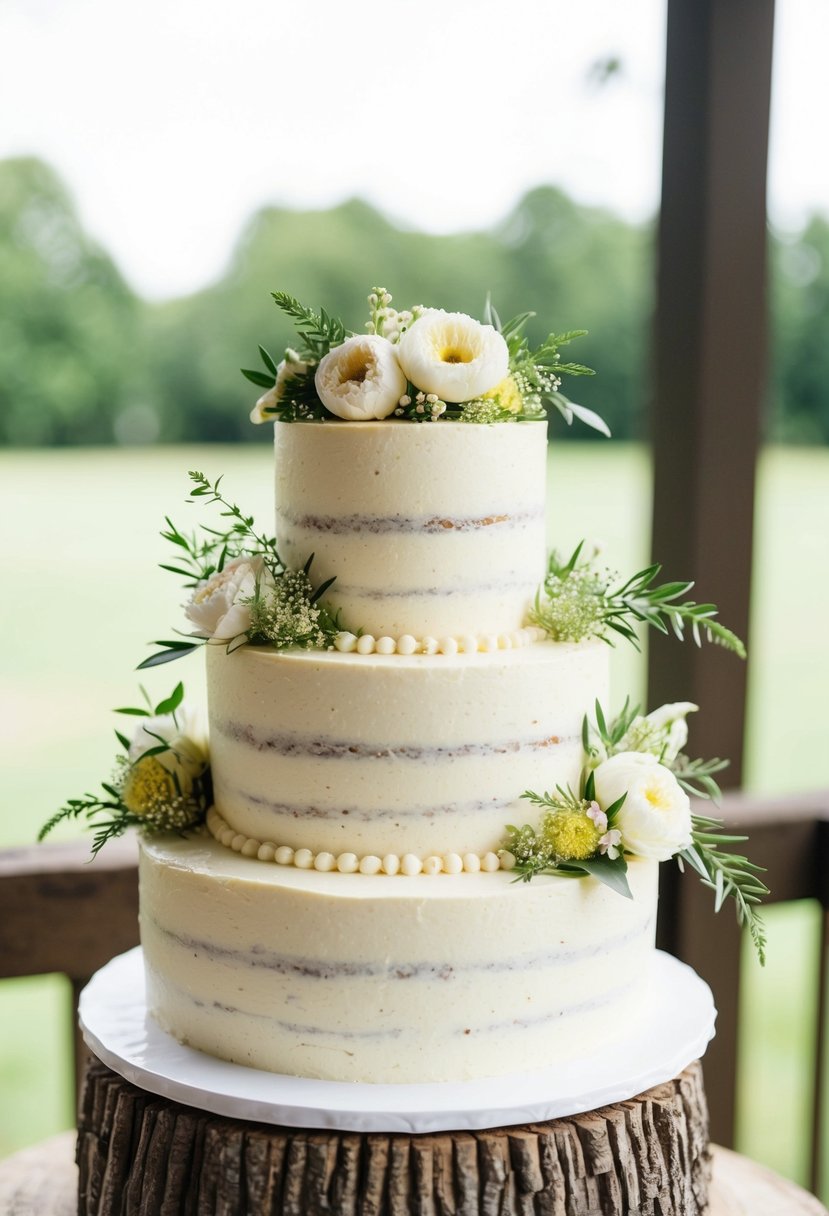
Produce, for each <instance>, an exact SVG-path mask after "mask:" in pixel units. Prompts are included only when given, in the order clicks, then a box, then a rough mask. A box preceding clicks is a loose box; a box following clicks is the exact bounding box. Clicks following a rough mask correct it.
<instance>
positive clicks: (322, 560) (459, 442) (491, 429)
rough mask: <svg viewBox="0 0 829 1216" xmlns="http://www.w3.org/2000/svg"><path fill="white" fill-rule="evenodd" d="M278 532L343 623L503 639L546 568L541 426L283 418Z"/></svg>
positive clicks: (285, 555)
mask: <svg viewBox="0 0 829 1216" xmlns="http://www.w3.org/2000/svg"><path fill="white" fill-rule="evenodd" d="M275 435H276V440H275V442H276V535H277V537H278V538H279V549H280V555H281V557H282V559H283V561H284V562H285V563H286V564H287V565H288V566H289V567H291V568H294V569H296V568H298V567H300V566H303V565H304V564H305V562H306V561H307V559H308V558H309V556H310V555H311V554H313V555H314V562H313V567H312V571H311V573H312V578H313V582H314V583H315V585H319V584H320V583H322V582H323V581H324V580H326V579H329V578H331V577H333V576H336V582H335V583H334V584H333V586H332V587H331V590H330V591H329V592H327V593H326V600H327V601H328V603H329V604H330V605H331V606H332V607H333V608H334V609H335V610H339V613H340V620H341V623H342V626H343V628H345V629H351V630H353V631H354V632H356V631H357V630H358V629H361V630H362V631H363V632H364V633H370V634H373V635H374V636H375V637H382V636H389V637H393V638H399V637H400V636H401V635H404V634H410V635H412V636H414V637H415V638H423V637H425V636H427V635H431V636H433V637H435V638H441V637H444V636H454V637H459V636H464V635H469V634H476V635H485V634H501V633H509V632H511V631H513V630H517V629H520V628H521V626H522V625H524V624H525V622H526V617H527V610H528V609H529V607H530V605H531V603H532V601H533V597H534V595H535V592H536V590H537V588H538V585H539V584H540V582H541V581H542V579H543V577H544V561H545V538H544V530H545V473H546V451H547V446H546V424H545V423H543V422H522V423H515V424H513V425H505V424H503V425H498V426H480V425H469V424H464V423H449V422H441V423H439V424H431V423H428V422H427V423H423V424H422V425H417V424H413V423H411V422H397V421H392V420H386V421H383V422H350V423H347V424H343V423H336V422H335V423H325V422H316V423H311V422H309V423H302V424H290V423H277V424H276V426H275Z"/></svg>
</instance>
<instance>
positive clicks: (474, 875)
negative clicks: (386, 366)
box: [141, 420, 657, 1081]
mask: <svg viewBox="0 0 829 1216" xmlns="http://www.w3.org/2000/svg"><path fill="white" fill-rule="evenodd" d="M276 468H277V475H276V484H277V509H276V513H277V535H278V537H279V544H280V552H281V556H282V557H283V559H284V560H285V561H286V562H287V563H288V564H289V565H292V566H301V565H302V563H303V562H304V560H305V558H307V556H308V555H309V554H311V553H313V554H314V555H315V557H314V570H315V573H316V574H317V575H318V576H319V577H320V578H322V579H327V578H329V577H331V576H333V575H335V574H336V578H337V581H336V583H335V584H333V586H332V588H331V591H330V593H329V596H330V600H331V601H333V603H334V606H335V607H336V608H338V609H339V610H340V611H341V613H342V616H343V617H344V619H345V620H347V621H360V622H362V623H363V628H364V630H365V633H364V634H363V635H362V636H361V637H360V638H359V639H357V638H356V637H353V636H351V637H348V638H347V639H346V640H345V641H343V640H341V638H338V643H339V645H340V646H342V647H343V648H344V650H345V651H346V652H345V653H344V652H343V651H341V650H338V649H333V650H331V651H313V650H304V651H297V650H285V651H279V650H274V649H272V648H263V647H261V646H242V647H240V648H239V649H237V650H234V651H233V652H232V653H227V648H226V646H223V645H211V646H208V647H207V660H208V699H209V712H210V754H211V768H212V774H213V788H214V798H215V803H214V809H213V810H212V811H211V812H210V813H209V815H208V820H207V823H208V829H209V833H210V835H209V836H204V837H199V838H195V839H194V838H192V837H191V838H186V839H181V840H179V839H165V838H161V839H159V838H150V839H148V840H145V841H144V843H143V845H142V859H141V938H142V943H143V946H144V956H145V962H146V968H147V982H148V991H149V1002H150V1007H151V1008H152V1010H153V1013H154V1015H155V1017H156V1018H157V1019H158V1020H159V1021H160V1022H161V1024H162V1025H163V1026H165V1027H167V1028H168V1029H170V1030H171V1031H172V1032H173V1034H174V1035H176V1036H177V1037H179V1038H181V1039H183V1040H185V1041H186V1042H188V1043H190V1044H192V1045H194V1046H196V1047H198V1048H200V1049H201V1050H203V1051H206V1052H209V1053H211V1054H215V1055H218V1056H221V1057H223V1058H226V1059H230V1060H234V1061H237V1062H240V1063H245V1064H251V1065H254V1066H256V1067H260V1068H266V1069H270V1070H272V1071H275V1072H286V1073H293V1074H299V1075H303V1076H309V1077H325V1078H331V1079H343V1080H355V1081H442V1080H455V1079H460V1078H469V1077H476V1076H486V1075H489V1074H493V1073H499V1072H520V1071H525V1070H531V1069H532V1068H534V1067H537V1066H538V1065H539V1063H542V1062H544V1061H549V1060H553V1059H554V1060H557V1061H562V1060H564V1059H567V1058H569V1057H571V1056H572V1055H574V1054H578V1053H579V1052H584V1051H585V1047H586V1045H587V1044H589V1043H590V1041H591V1040H595V1039H596V1038H600V1039H607V1038H608V1036H610V1035H612V1034H614V1033H619V1031H620V1029H623V1028H625V1027H628V1028H629V1027H630V1025H631V1020H632V1019H635V1018H636V1017H637V1016H638V1014H639V1012H640V1011H641V1009H642V1007H643V1004H644V1002H645V1001H646V999H647V986H646V984H645V983H644V982H643V976H644V975H645V974H646V973H647V963H648V960H649V957H650V954H651V952H652V950H653V945H654V931H655V910H656V887H657V863H656V861H654V860H652V859H649V858H643V857H640V858H635V859H631V860H630V861H629V863H628V878H629V881H630V886H631V891H632V895H633V898H632V899H629V900H628V899H622V898H620V896H619V895H618V894H617V893H616V892H615V891H613V890H611V889H610V888H608V887H607V886H604V885H602V884H601V883H600V882H599V881H597V880H596V879H594V878H591V877H583V878H570V879H565V878H555V877H552V878H539V879H537V880H536V881H534V882H532V883H530V884H526V883H521V882H516V881H515V874H514V873H512V872H511V871H510V869H509V866H510V864H511V862H512V861H513V858H512V856H511V855H510V854H508V853H505V852H504V851H502V846H503V841H504V832H505V825H506V824H508V823H522V822H523V820H524V819H525V818H526V813H527V808H526V807H524V806H522V804H521V801H520V798H521V795H522V793H523V792H524V791H526V790H533V789H554V788H555V787H556V786H561V787H564V788H566V787H568V786H569V787H570V788H572V789H576V788H577V787H578V783H579V777H580V772H581V769H582V765H583V763H584V759H585V757H584V752H583V745H582V721H583V719H584V718H585V715H590V714H592V713H593V712H594V706H595V704H596V701H597V700H598V701H599V702H602V703H604V704H606V703H607V692H608V687H607V686H608V647H607V646H606V645H605V644H604V643H603V642H602V641H598V640H588V641H584V642H578V643H569V642H554V641H546V640H539V638H540V637H541V636H542V635H541V631H540V630H535V629H532V628H531V629H527V628H526V627H525V622H526V620H527V615H528V612H529V609H530V607H531V605H532V602H533V598H534V596H535V593H536V591H537V588H538V586H539V584H540V583H541V582H542V581H543V578H544V572H545V544H544V521H545V511H544V500H545V494H544V487H545V469H546V427H545V425H544V424H543V423H541V422H525V423H522V424H517V423H516V424H513V425H500V426H499V425H489V426H486V425H484V426H469V425H464V424H462V423H451V422H441V423H440V424H439V425H436V426H433V425H423V426H417V425H412V424H411V423H408V422H404V421H391V420H387V421H377V422H352V423H349V424H347V425H345V424H337V423H333V422H332V423H328V422H310V423H297V424H291V423H277V424H276Z"/></svg>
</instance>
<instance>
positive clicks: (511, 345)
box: [242, 287, 610, 435]
mask: <svg viewBox="0 0 829 1216" xmlns="http://www.w3.org/2000/svg"><path fill="white" fill-rule="evenodd" d="M273 298H274V300H275V301H276V303H277V305H278V306H279V308H281V309H282V310H283V312H285V313H286V314H287V315H288V316H289V317H291V318H292V319H293V321H294V322H295V323H296V326H297V331H298V334H299V338H300V340H301V342H302V350H301V351H297V350H294V349H293V348H290V347H289V348H288V349H287V350H286V351H285V354H284V357H283V358H282V359H281V360H280V362H279V363H277V362H276V360H275V359H274V358H273V357H272V356H271V355H270V354H269V353H268V351H267V350H266V349H265V348H264V347H263V346H260V347H259V352H260V354H261V356H262V361H263V364H264V366H265V371H264V372H262V371H255V370H253V369H250V368H247V369H243V371H242V374H243V375H244V376H246V377H247V379H248V380H250V381H252V383H254V384H256V385H258V386H259V387H260V388H264V389H265V390H266V391H265V392H264V393H263V394H262V396H261V397H260V398H259V400H258V401H257V402H256V405H255V406H254V407H253V410H252V412H251V420H252V421H253V422H274V421H278V422H302V421H307V422H310V421H319V420H324V419H331V420H332V421H334V420H340V421H346V422H366V421H371V420H378V419H383V418H390V417H392V418H397V419H406V420H409V421H412V422H438V421H440V420H441V419H443V420H450V421H455V422H477V423H492V422H516V421H522V420H525V421H527V420H529V421H541V420H543V419H544V418H545V417H546V413H545V406H546V405H547V404H549V405H552V406H554V407H555V408H556V409H557V410H558V411H559V413H560V414H561V415H562V417H563V418H564V419H565V421H566V422H567V423H568V424H569V423H572V421H573V419H574V418H578V419H580V421H582V422H583V423H585V424H586V425H587V426H590V427H592V428H593V429H594V430H597V431H600V432H601V433H602V434H603V435H609V434H610V431H609V430H608V428H607V425H606V424H605V422H604V421H603V420H602V419H601V418H600V417H599V415H598V414H596V413H595V412H594V411H593V410H589V409H586V408H585V407H584V406H582V405H576V403H575V402H573V401H570V400H569V399H568V398H567V397H565V396H564V394H563V393H562V392H561V377H562V376H563V375H567V376H592V375H593V374H594V373H593V370H592V368H589V367H585V366H584V364H582V363H568V362H562V359H561V353H560V348H561V347H562V346H566V345H568V344H569V343H570V342H572V341H573V340H574V339H575V338H580V337H583V336H584V334H585V333H586V332H587V331H586V330H583V329H574V330H569V331H568V332H566V333H562V334H550V335H549V336H548V337H547V338H546V339H545V340H544V342H542V344H541V345H540V346H539V347H536V348H535V349H533V348H531V347H530V344H529V341H528V340H527V338H526V336H525V334H524V332H523V331H524V328H525V326H526V324H527V322H528V321H529V320H530V319H531V318H532V317H533V316H534V315H535V314H534V313H532V312H524V313H521V314H520V315H519V316H517V317H514V318H513V319H512V320H510V321H507V322H505V323H502V321H501V318H500V317H499V316H498V313H497V312H496V311H495V309H494V308H493V306H492V304H491V302H490V301H489V300H487V303H486V308H485V309H484V319H483V321H482V322H481V321H476V320H475V319H474V318H473V317H470V316H467V314H466V313H461V312H445V311H444V310H443V309H440V308H424V307H423V306H422V305H416V306H415V307H413V308H411V309H404V310H403V311H401V312H398V311H397V310H396V309H394V308H392V306H391V303H392V297H391V295H390V294H389V292H387V291H386V289H385V288H384V287H375V288H374V289H373V290H372V291H371V293H370V295H369V297H368V304H369V310H370V315H369V320H368V323H367V325H366V329H367V331H368V332H367V333H365V334H348V333H347V332H346V329H345V326H344V325H343V323H342V321H340V320H338V319H337V318H335V317H331V316H329V315H328V313H327V312H326V311H325V309H320V311H319V313H316V312H314V311H313V309H310V308H306V307H305V305H303V304H301V303H300V302H299V300H297V299H295V298H294V297H293V296H290V295H287V294H286V293H285V292H281V291H276V292H273Z"/></svg>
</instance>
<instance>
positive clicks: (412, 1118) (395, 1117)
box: [80, 947, 716, 1132]
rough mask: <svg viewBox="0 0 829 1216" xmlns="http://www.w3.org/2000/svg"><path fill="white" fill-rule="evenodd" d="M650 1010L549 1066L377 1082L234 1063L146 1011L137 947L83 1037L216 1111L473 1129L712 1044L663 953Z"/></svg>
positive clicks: (551, 1108)
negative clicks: (609, 1040)
mask: <svg viewBox="0 0 829 1216" xmlns="http://www.w3.org/2000/svg"><path fill="white" fill-rule="evenodd" d="M642 983H643V984H647V987H648V1012H647V1016H646V1018H645V1020H644V1021H643V1022H641V1023H640V1024H639V1025H638V1026H636V1027H634V1028H631V1031H630V1033H629V1034H628V1035H626V1036H624V1037H623V1038H622V1039H617V1040H615V1041H614V1042H613V1044H612V1045H609V1046H607V1045H604V1044H602V1043H601V1042H597V1043H596V1044H595V1045H594V1048H593V1050H592V1052H591V1055H590V1056H589V1057H588V1058H586V1059H582V1060H578V1061H571V1062H569V1063H561V1064H556V1065H555V1067H554V1068H550V1069H545V1070H544V1071H540V1072H536V1073H532V1074H529V1073H527V1074H522V1075H515V1074H513V1075H512V1076H507V1077H494V1078H488V1079H485V1080H479V1081H461V1082H444V1083H440V1084H434V1083H430V1084H423V1085H370V1084H365V1085H361V1084H353V1083H349V1082H344V1081H313V1080H308V1079H306V1078H303V1077H285V1076H280V1075H278V1074H276V1073H270V1072H262V1071H260V1070H259V1069H255V1068H245V1067H244V1066H242V1065H239V1064H228V1063H227V1062H225V1061H224V1060H217V1059H214V1058H213V1056H207V1055H204V1054H203V1053H202V1052H199V1051H195V1050H194V1049H193V1048H192V1047H185V1046H184V1045H183V1044H181V1043H179V1042H177V1040H176V1039H174V1038H173V1037H172V1036H171V1035H169V1034H167V1033H166V1032H165V1031H163V1030H162V1029H161V1028H160V1027H159V1026H157V1025H156V1023H155V1022H154V1021H153V1019H152V1018H151V1017H150V1015H149V1014H148V1012H147V1006H146V1001H145V995H144V962H143V957H142V954H141V949H140V947H138V948H136V949H135V950H130V951H129V953H127V954H122V955H119V957H118V958H114V959H113V960H112V962H111V963H108V964H107V965H106V966H105V967H103V968H102V969H101V970H100V971H98V972H97V973H96V975H94V976H93V977H92V980H91V981H90V983H89V984H88V985H87V987H86V988H85V989H84V991H83V993H82V994H81V1002H80V1021H81V1029H82V1031H83V1036H84V1039H85V1040H86V1042H87V1044H88V1045H89V1047H90V1048H91V1049H92V1051H93V1052H94V1053H95V1055H96V1056H98V1058H99V1059H100V1060H102V1061H103V1062H104V1064H106V1065H107V1066H108V1067H109V1068H112V1069H113V1070H114V1071H115V1072H117V1073H120V1075H121V1076H122V1077H124V1078H125V1079H126V1080H127V1081H131V1082H133V1083H134V1084H135V1085H139V1086H140V1087H141V1088H142V1089H148V1090H150V1092H151V1093H155V1094H160V1095H161V1096H162V1097H165V1098H171V1099H173V1100H174V1101H176V1102H182V1103H184V1104H186V1105H187V1106H195V1107H198V1108H200V1109H202V1110H207V1111H211V1112H213V1113H214V1114H219V1115H230V1116H232V1117H234V1118H238V1119H253V1120H255V1121H257V1122H259V1123H273V1124H278V1125H281V1126H287V1127H305V1128H324V1129H337V1130H340V1131H354V1132H435V1131H466V1130H469V1131H472V1130H475V1129H480V1128H485V1127H503V1126H506V1125H509V1124H515V1123H534V1122H541V1121H544V1120H547V1119H556V1118H561V1117H563V1116H565V1115H574V1114H578V1113H579V1112H581V1111H586V1110H595V1109H596V1108H597V1107H599V1106H606V1105H608V1104H610V1103H611V1102H622V1101H624V1100H625V1099H626V1098H632V1097H634V1096H635V1095H636V1094H638V1093H642V1091H643V1090H646V1089H650V1088H651V1086H653V1085H659V1084H661V1083H662V1082H664V1081H669V1080H671V1079H672V1078H673V1077H675V1076H677V1074H678V1073H680V1072H681V1071H682V1070H683V1068H685V1067H687V1065H688V1064H690V1063H691V1062H692V1061H693V1060H697V1059H699V1057H700V1056H701V1055H702V1054H703V1052H704V1051H705V1048H706V1047H707V1045H708V1043H709V1042H710V1040H711V1039H712V1038H713V1035H714V1020H715V1018H716V1010H715V1009H714V1001H713V998H712V996H711V990H710V989H709V987H708V985H707V984H705V983H703V981H702V980H701V979H700V978H699V977H698V976H697V975H696V974H695V973H694V972H693V971H692V970H691V969H690V967H686V966H685V964H684V963H680V962H678V961H677V960H676V959H675V958H673V957H672V956H671V955H669V954H662V953H659V952H657V953H656V954H655V956H654V961H653V970H652V973H651V975H650V976H642Z"/></svg>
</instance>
